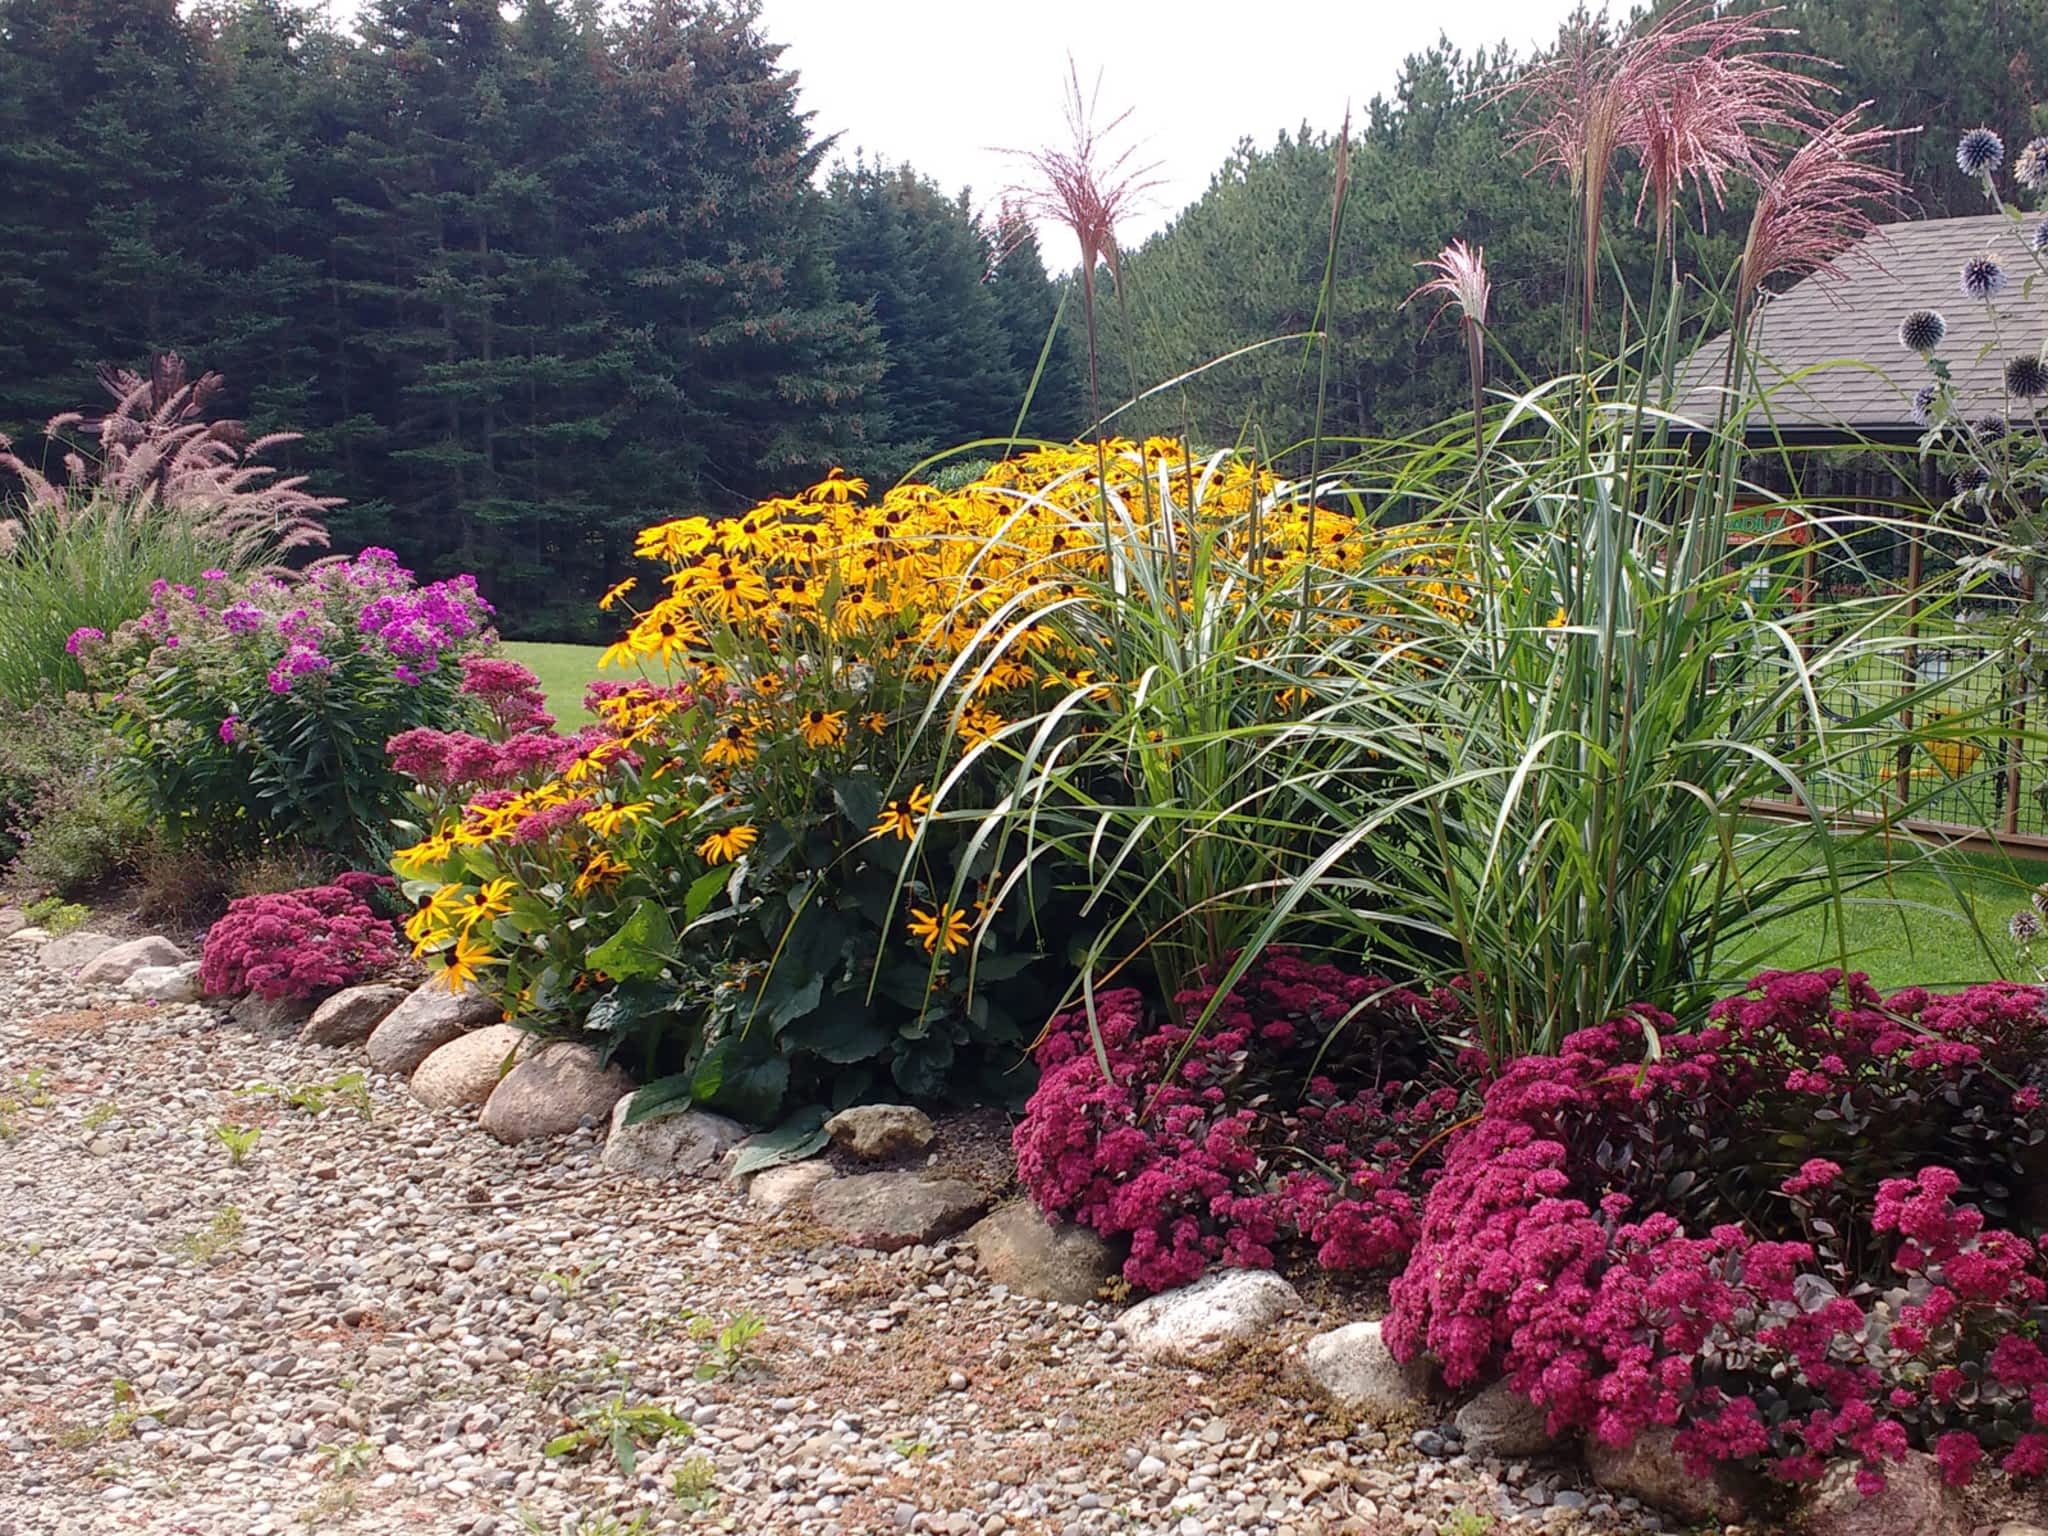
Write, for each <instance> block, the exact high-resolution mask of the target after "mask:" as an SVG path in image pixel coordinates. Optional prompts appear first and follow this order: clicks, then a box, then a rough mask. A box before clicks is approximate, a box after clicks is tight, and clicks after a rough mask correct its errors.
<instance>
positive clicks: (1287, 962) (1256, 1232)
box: [1014, 953, 1472, 1290]
mask: <svg viewBox="0 0 2048 1536" xmlns="http://www.w3.org/2000/svg"><path fill="white" fill-rule="evenodd" d="M1213 990H1214V989H1213V988H1199V987H1198V988H1195V989H1192V990H1190V991H1189V992H1188V993H1186V994H1184V995H1183V996H1181V997H1180V998H1178V999H1177V1000H1176V1001H1177V1002H1178V1004H1179V1008H1180V1011H1181V1012H1183V1013H1192V1014H1199V1013H1200V1012H1201V1011H1202V1009H1203V1007H1204V1005H1205V1004H1206V1003H1208V1001H1209V1000H1210V997H1211V995H1212V993H1213ZM1460 1014H1461V1008H1460V1005H1459V1002H1458V1000H1457V999H1456V998H1455V997H1452V996H1450V995H1448V994H1438V995H1435V996H1423V995H1421V994H1419V993H1417V992H1414V991H1410V990H1408V989H1406V988H1400V987H1395V986H1393V985H1391V984H1390V983H1388V982H1386V981H1384V980H1382V979H1380V978H1377V977H1363V976H1359V975H1356V974H1353V973H1350V972H1347V971H1344V970H1340V969H1338V968H1337V967H1335V966H1331V965H1322V964H1316V963H1313V962H1310V961H1307V960H1304V959H1302V958H1301V957H1299V956H1296V955H1291V954H1286V953H1269V954H1268V955H1267V956H1266V957H1265V958H1264V959H1263V960H1261V962H1260V963H1259V965H1258V966H1257V967H1255V968H1254V969H1253V970H1252V971H1250V972H1248V973H1247V974H1246V975H1245V976H1244V977H1243V978H1241V979H1240V980H1239V982H1238V984H1237V986H1236V987H1235V988H1234V989H1233V990H1232V991H1231V993H1230V994H1229V996H1228V997H1226V998H1224V999H1222V1000H1221V1006H1220V1007H1219V1009H1218V1011H1217V1014H1216V1021H1215V1024H1214V1025H1213V1027H1212V1028H1210V1029H1209V1031H1208V1032H1207V1033H1205V1034H1203V1035H1202V1036H1201V1037H1200V1038H1199V1039H1197V1038H1195V1037H1193V1036H1191V1034H1190V1032H1189V1031H1188V1029H1187V1028H1186V1027H1185V1026H1184V1025H1179V1024H1175V1023H1174V1022H1172V1020H1171V1019H1170V1018H1162V1017H1159V1016H1157V1015H1155V1014H1154V1013H1153V1011H1152V1010H1150V1009H1148V1008H1147V1006H1146V1004H1145V1001H1144V999H1143V997H1142V996H1141V995H1140V994H1139V993H1138V992H1137V991H1135V990H1134V989H1130V988H1119V989H1115V990H1112V991H1109V992H1105V993H1102V994H1100V995H1098V996H1097V997H1096V998H1095V1009H1094V1015H1093V1018H1092V1019H1091V1018H1090V1017H1089V1016H1088V1015H1087V1014H1084V1013H1078V1012H1077V1013H1071V1014H1066V1015H1062V1016H1061V1017H1060V1018H1058V1019H1055V1020H1054V1021H1053V1024H1052V1026H1051V1028H1050V1029H1049V1030H1048V1032H1047V1034H1046V1037H1045V1039H1044V1041H1043V1042H1042V1043H1041V1044H1040V1045H1039V1047H1038V1050H1037V1062H1038V1067H1039V1070H1040V1074H1041V1076H1040V1079H1039V1084H1038V1089H1037V1091H1036V1092H1035V1093H1034V1094H1033V1095H1032V1097H1031V1102H1030V1104H1029V1105H1028V1106H1027V1108H1026V1110H1025V1114H1024V1118H1023V1120H1022V1121H1021V1122H1020V1123H1019V1125H1018V1126H1017V1130H1016V1133H1015V1137H1014V1144H1015V1148H1016V1153H1017V1173H1018V1178H1019V1180H1020V1181H1021V1182H1022V1183H1023V1185H1024V1188H1025V1190H1026V1191H1027V1192H1028V1193H1029V1194H1030V1195H1031V1197H1032V1198H1033V1199H1034V1200H1036V1201H1037V1202H1038V1205H1039V1208H1040V1209H1041V1210H1043V1211H1044V1212H1045V1213H1046V1214H1047V1215H1048V1216H1050V1217H1053V1218H1055V1219H1057V1220H1061V1221H1071V1222H1076V1223H1078V1224H1079V1225H1081V1226H1085V1227H1088V1228H1090V1229H1091V1230H1093V1231H1095V1232H1098V1233H1100V1234H1101V1235H1103V1236H1104V1237H1107V1238H1110V1239H1112V1240H1120V1241H1126V1242H1128V1244H1129V1251H1128V1255H1127V1257H1126V1258H1125V1261H1124V1265H1123V1276H1124V1278H1125V1279H1126V1280H1127V1281H1129V1282H1130V1283H1131V1284H1132V1285H1133V1286H1136V1287H1138V1288H1140V1289H1143V1290H1164V1289H1167V1288H1169V1287H1172V1286H1177V1285H1185V1284H1187V1283H1188V1282H1190V1281H1192V1280H1195V1279H1197V1278H1199V1277H1200V1276H1201V1274H1202V1273H1203V1272H1204V1271H1205V1270H1207V1269H1208V1268H1209V1267H1210V1266H1211V1265H1217V1264H1221V1265H1231V1266H1240V1267H1254V1268H1261V1269H1264V1268H1270V1267H1272V1266H1273V1265H1274V1264H1276V1263H1279V1262H1281V1261H1282V1260H1283V1259H1284V1260H1288V1261H1292V1262H1304V1261H1312V1262H1314V1263H1315V1264H1316V1265H1318V1266H1320V1267H1321V1268H1323V1269H1325V1270H1329V1271H1332V1272H1337V1273H1359V1272H1368V1271H1373V1270H1385V1269H1391V1268H1394V1267H1396V1266H1398V1265H1399V1264H1401V1263H1402V1262H1403V1261H1404V1260H1405V1259H1406V1258H1407V1256H1408V1252H1409V1249H1410V1248H1411V1247H1412V1246H1413V1244H1414V1242H1415V1238H1416V1235H1417V1233H1418V1232H1419V1231H1420V1226H1421V1212H1422V1197H1423V1191H1424V1189H1425V1188H1426V1187H1427V1183H1428V1180H1429V1178H1430V1176H1431V1174H1432V1173H1433V1170H1434V1158H1433V1156H1432V1155H1431V1148H1432V1145H1433V1144H1436V1143H1440V1141H1441V1139H1442V1133H1443V1132H1445V1131H1446V1130H1447V1129H1449V1128H1450V1127H1451V1126H1452V1125H1453V1124H1455V1123H1456V1121H1457V1120H1458V1118H1459V1117H1460V1115H1461V1114H1462V1113H1464V1112H1465V1111H1466V1110H1467V1109H1468V1108H1469V1100H1470V1093H1471V1087H1472V1079H1471V1078H1470V1077H1469V1076H1468V1073H1467V1071H1466V1070H1464V1069H1461V1068H1460V1067H1459V1066H1458V1065H1457V1064H1456V1062H1455V1061H1454V1059H1453V1057H1452V1055H1451V1053H1450V1052H1449V1050H1448V1049H1447V1048H1445V1047H1442V1046H1440V1045H1439V1044H1438V1041H1439V1039H1440V1038H1441V1036H1442V1035H1443V1034H1444V1033H1445V1032H1447V1031H1448V1030H1451V1029H1454V1028H1455V1027H1456V1026H1457V1024H1458V1022H1459V1020H1460ZM1098 1042H1099V1045H1100V1048H1101V1049H1102V1050H1103V1051H1104V1052H1106V1054H1107V1067H1106V1070H1105V1067H1104V1066H1103V1064H1102V1062H1101V1060H1100V1059H1099V1058H1098V1056H1097V1054H1096V1046H1097V1043H1098Z"/></svg>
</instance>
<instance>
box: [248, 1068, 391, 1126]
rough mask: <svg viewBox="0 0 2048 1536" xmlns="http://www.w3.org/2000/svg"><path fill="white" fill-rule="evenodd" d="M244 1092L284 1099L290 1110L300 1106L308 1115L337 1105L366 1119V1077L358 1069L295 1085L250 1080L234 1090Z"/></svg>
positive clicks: (367, 1101)
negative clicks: (284, 1086)
mask: <svg viewBox="0 0 2048 1536" xmlns="http://www.w3.org/2000/svg"><path fill="white" fill-rule="evenodd" d="M237 1091H238V1092H240V1093H244V1094H269V1095H271V1096H272V1097H273V1098H279V1099H282V1100H284V1102H285V1103H287V1104H289V1105H290V1106H291V1107H292V1108H293V1109H303V1110H304V1111H305V1112H306V1113H307V1114H309V1115H320V1114H325V1113H326V1112H327V1109H328V1106H329V1105H332V1104H338V1105H341V1106H343V1107H345V1108H348V1109H352V1110H354V1111H355V1112H356V1114H357V1115H359V1116H360V1117H361V1118H363V1119H365V1120H367V1119H369V1118H370V1080H369V1078H368V1077H366V1076H364V1074H363V1073H361V1072H360V1071H348V1072H344V1073H342V1074H341V1075H340V1076H338V1077H335V1078H333V1079H331V1080H329V1081H328V1082H324V1083H301V1084H300V1085H299V1086H298V1087H296V1088H277V1087H273V1086H272V1085H271V1084H269V1083H251V1084H250V1085H249V1086H248V1087H246V1088H242V1089H239V1090H237Z"/></svg>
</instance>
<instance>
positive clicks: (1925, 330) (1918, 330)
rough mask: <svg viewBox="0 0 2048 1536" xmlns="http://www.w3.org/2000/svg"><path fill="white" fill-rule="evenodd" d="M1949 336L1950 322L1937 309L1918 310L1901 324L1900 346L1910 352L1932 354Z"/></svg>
mask: <svg viewBox="0 0 2048 1536" xmlns="http://www.w3.org/2000/svg"><path fill="white" fill-rule="evenodd" d="M1946 335H1948V322H1947V321H1946V320H1944V319H1942V317H1941V311H1939V310H1936V309H1916V310H1914V311H1913V312H1912V313H1911V314H1909V315H1908V316H1906V318H1905V319H1903V320H1901V321H1900V322H1899V345H1900V346H1902V347H1904V348H1905V349H1906V350H1907V351H1908V352H1932V351H1933V350H1934V349H1935V348H1936V347H1938V346H1940V345H1941V342H1942V338H1943V337H1945V336H1946Z"/></svg>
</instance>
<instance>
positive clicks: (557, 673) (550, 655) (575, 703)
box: [503, 640, 604, 730]
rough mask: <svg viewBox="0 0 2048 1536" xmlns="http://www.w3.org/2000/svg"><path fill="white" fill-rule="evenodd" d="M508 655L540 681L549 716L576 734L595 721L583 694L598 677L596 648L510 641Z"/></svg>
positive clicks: (599, 648) (600, 649) (599, 650)
mask: <svg viewBox="0 0 2048 1536" xmlns="http://www.w3.org/2000/svg"><path fill="white" fill-rule="evenodd" d="M503 650H504V652H505V654H506V655H507V656H509V657H511V658H512V660H514V661H516V662H518V663H519V664H520V665H522V666H524V667H527V668H530V669H531V670H532V671H533V673H534V675H535V676H537V677H539V679H540V686H541V689H542V691H543V692H545V693H546V694H547V696H548V713H549V714H551V715H553V716H554V717H555V718H556V719H557V720H559V721H561V723H562V726H563V728H564V729H566V730H574V729H575V728H576V727H577V726H579V725H582V724H585V723H586V722H588V721H589V720H590V719H591V718H592V717H591V716H590V715H589V714H587V713H585V711H584V708H583V690H584V688H585V686H587V685H588V684H589V683H590V682H591V681H592V680H593V679H594V678H595V677H596V676H597V658H598V657H599V656H600V655H602V654H603V652H604V648H603V647H602V646H596V645H557V644H554V643H552V642H550V641H542V640H507V641H506V642H505V643H504V646H503Z"/></svg>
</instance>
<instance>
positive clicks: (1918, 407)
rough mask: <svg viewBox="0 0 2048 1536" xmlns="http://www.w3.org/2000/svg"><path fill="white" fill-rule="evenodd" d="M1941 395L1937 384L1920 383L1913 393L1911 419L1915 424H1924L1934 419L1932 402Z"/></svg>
mask: <svg viewBox="0 0 2048 1536" xmlns="http://www.w3.org/2000/svg"><path fill="white" fill-rule="evenodd" d="M1940 397H1941V386H1940V385H1939V384H1922V385H1921V386H1920V388H1919V389H1918V390H1916V391H1915V392H1914V395H1913V421H1914V424H1915V425H1917V426H1922V427H1924V426H1926V425H1928V424H1929V423H1930V422H1932V421H1933V419H1934V402H1935V401H1936V400H1938V399H1939V398H1940Z"/></svg>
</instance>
